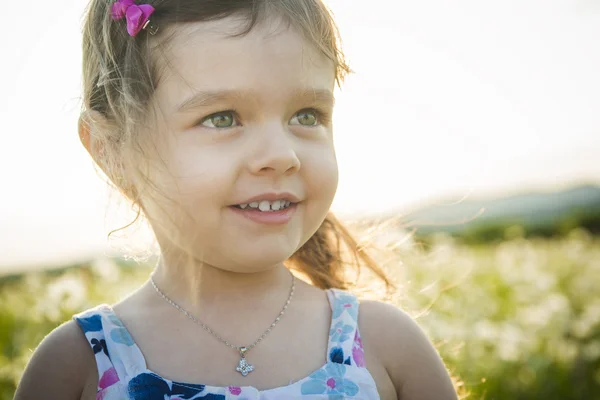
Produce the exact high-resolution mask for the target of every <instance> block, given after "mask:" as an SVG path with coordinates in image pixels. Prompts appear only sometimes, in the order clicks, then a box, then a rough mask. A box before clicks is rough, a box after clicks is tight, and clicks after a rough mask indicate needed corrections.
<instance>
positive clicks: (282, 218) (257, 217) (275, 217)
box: [229, 203, 298, 225]
mask: <svg viewBox="0 0 600 400" xmlns="http://www.w3.org/2000/svg"><path fill="white" fill-rule="evenodd" d="M297 207H298V203H292V204H290V206H289V207H287V208H284V209H283V210H278V211H260V210H258V209H256V208H250V207H246V208H245V209H243V210H242V209H241V208H239V207H236V206H230V207H229V208H230V209H231V210H232V211H233V212H235V213H236V214H238V215H240V216H243V217H245V218H248V219H249V220H251V221H254V222H257V223H259V224H265V225H283V224H287V223H288V222H289V221H290V220H291V219H292V216H293V215H294V213H295V212H296V208H297Z"/></svg>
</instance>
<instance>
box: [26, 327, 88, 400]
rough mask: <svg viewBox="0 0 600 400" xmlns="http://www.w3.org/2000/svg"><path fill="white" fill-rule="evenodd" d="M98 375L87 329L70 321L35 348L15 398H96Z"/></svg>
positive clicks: (67, 399)
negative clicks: (83, 329) (83, 330)
mask: <svg viewBox="0 0 600 400" xmlns="http://www.w3.org/2000/svg"><path fill="white" fill-rule="evenodd" d="M97 376H98V372H97V367H96V362H95V360H94V354H93V352H92V350H91V348H90V346H89V345H88V343H87V340H86V338H85V336H84V334H83V332H82V331H81V329H80V328H79V326H78V325H77V323H76V322H75V321H69V322H66V323H64V324H62V325H61V326H59V327H58V328H56V329H54V330H53V331H52V332H51V333H50V334H48V336H46V337H45V338H44V340H42V342H41V343H40V345H39V346H38V347H37V349H36V350H35V351H34V353H33V356H32V358H31V360H30V361H29V364H28V365H27V368H26V369H25V372H24V374H23V377H22V378H21V381H20V383H19V386H18V388H17V392H16V393H15V400H24V399H48V400H50V399H65V400H69V399H84V398H94V397H95V393H96V387H95V386H96V385H97ZM94 378H95V379H96V381H95V382H94ZM90 395H91V396H90Z"/></svg>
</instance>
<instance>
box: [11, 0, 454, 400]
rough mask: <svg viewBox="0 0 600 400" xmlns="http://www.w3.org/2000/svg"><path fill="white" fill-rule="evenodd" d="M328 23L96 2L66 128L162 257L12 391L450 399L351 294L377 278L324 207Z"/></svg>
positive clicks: (405, 345) (403, 325) (331, 164)
mask: <svg viewBox="0 0 600 400" xmlns="http://www.w3.org/2000/svg"><path fill="white" fill-rule="evenodd" d="M336 32H337V31H336V29H335V25H334V23H333V21H332V19H331V15H330V14H329V12H328V10H327V8H326V7H325V6H324V5H323V4H322V3H321V2H320V0H277V1H273V0H254V1H250V0H227V1H225V0H151V1H150V2H149V3H148V4H145V3H139V2H134V0H118V1H117V2H113V3H109V0H92V2H91V4H90V7H89V11H88V14H87V19H86V23H85V29H84V37H83V50H84V52H83V66H84V68H83V76H84V106H85V110H84V112H83V114H82V116H81V119H80V124H79V134H80V137H81V140H82V142H83V144H84V146H85V148H86V149H87V150H88V151H89V153H90V155H91V156H92V157H93V159H94V160H95V162H96V163H97V164H98V165H99V166H100V168H102V170H103V171H104V172H105V173H106V175H107V176H108V177H109V178H110V179H111V181H112V182H113V183H114V184H115V185H116V186H117V187H118V188H119V190H120V191H121V192H122V193H123V194H124V195H125V196H127V197H128V198H129V199H130V200H131V201H132V202H133V203H134V204H135V205H137V206H139V208H140V210H141V212H142V213H143V215H144V216H145V217H146V218H147V219H148V221H149V223H150V225H151V226H152V229H153V231H154V233H155V235H156V238H157V240H158V243H159V245H160V249H161V259H160V262H159V264H158V265H157V267H156V269H155V271H154V272H153V274H152V275H151V277H150V279H149V280H148V282H146V283H145V284H144V285H143V286H142V287H140V288H139V289H138V290H137V291H136V292H135V293H132V294H131V295H130V296H129V297H127V298H126V299H125V300H123V301H121V302H119V303H118V304H115V305H114V306H108V305H101V306H98V307H96V308H94V309H91V310H88V311H85V312H83V313H81V314H79V315H76V316H75V317H74V320H73V321H70V322H68V323H65V324H64V325H62V326H60V327H59V328H57V329H56V330H55V331H53V332H52V333H51V334H50V335H48V337H47V338H46V339H45V340H44V341H43V342H42V343H41V345H40V346H39V348H38V349H37V350H36V351H35V354H34V355H33V358H32V359H31V362H30V363H29V366H28V367H27V369H26V371H25V374H24V376H23V379H22V381H21V383H20V386H19V388H18V390H17V393H16V398H17V399H19V400H20V399H63V400H68V399H94V398H96V399H105V400H113V399H114V400H117V399H119V400H121V399H135V400H138V399H151V400H153V399H200V398H206V399H297V398H307V399H344V398H351V399H379V398H382V399H398V398H401V399H410V400H416V399H423V400H424V399H435V400H445V399H455V398H456V395H455V392H454V390H453V386H452V383H451V380H450V378H449V376H448V374H447V372H446V369H445V368H444V365H443V363H442V361H441V360H440V358H439V356H438V354H437V352H436V351H435V349H434V348H433V346H432V345H431V344H430V342H429V341H428V340H427V338H426V337H425V336H424V335H423V333H422V332H421V330H420V329H419V328H418V327H417V325H416V324H415V323H414V322H413V321H412V320H411V319H410V318H409V317H408V316H407V315H406V314H404V313H403V312H401V311H400V310H398V309H396V308H395V307H393V306H390V305H387V304H384V303H380V302H376V301H364V302H361V303H360V312H359V302H358V301H357V298H356V297H355V296H354V295H352V294H350V293H349V292H347V291H346V290H345V289H349V288H351V287H352V285H351V282H349V279H348V278H347V276H348V275H346V271H347V266H348V265H354V266H360V265H363V267H364V266H366V267H367V268H368V269H370V270H371V271H372V272H374V273H375V275H377V276H379V278H381V279H383V280H384V281H385V282H386V283H387V284H389V282H388V281H387V278H386V277H385V275H384V273H383V272H382V271H381V270H380V269H379V268H378V267H377V266H376V265H375V264H374V263H373V262H372V261H371V260H370V259H369V258H368V257H367V256H366V255H365V254H364V253H363V252H361V251H359V250H358V248H357V245H356V243H355V242H354V241H353V239H352V238H351V237H350V236H349V234H348V233H347V231H345V230H344V229H343V228H342V226H341V225H340V224H339V223H338V222H337V221H336V220H335V219H334V218H333V216H332V215H331V214H329V208H330V205H331V203H332V200H333V197H334V194H335V191H336V187H337V173H338V171H337V165H336V158H335V152H334V147H333V137H332V124H331V120H332V111H333V103H334V98H333V94H332V93H333V90H334V86H335V84H336V81H337V82H338V83H339V82H340V81H341V80H342V78H343V76H344V74H345V73H346V72H347V71H348V68H347V66H346V64H345V63H344V60H343V56H342V53H341V51H340V49H339V47H338V43H339V41H338V38H337V33H336ZM356 117H361V116H359V115H357V116H356ZM362 117H364V118H369V117H370V116H369V115H365V116H362ZM366 134H367V133H365V135H366ZM348 251H349V252H350V256H351V257H350V258H349V259H345V258H344V254H346V253H347V252H348ZM291 271H294V274H292V273H291ZM295 276H298V278H297V277H295ZM299 277H301V278H302V280H301V279H300V278H299ZM307 282H309V283H307Z"/></svg>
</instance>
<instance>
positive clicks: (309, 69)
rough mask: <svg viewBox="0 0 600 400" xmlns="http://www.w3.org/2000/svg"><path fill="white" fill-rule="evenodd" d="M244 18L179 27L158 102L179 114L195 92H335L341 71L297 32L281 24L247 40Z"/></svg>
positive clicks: (165, 56)
mask: <svg viewBox="0 0 600 400" xmlns="http://www.w3.org/2000/svg"><path fill="white" fill-rule="evenodd" d="M246 23H247V21H244V20H241V19H240V18H239V17H237V18H236V17H227V18H224V19H221V20H216V21H208V22H197V23H188V24H184V25H180V26H174V27H172V28H171V32H168V33H169V35H168V36H169V37H170V42H169V45H168V47H167V48H166V50H165V51H163V52H162V53H161V58H162V59H160V58H159V60H157V61H158V63H159V70H161V77H160V83H159V85H158V87H157V90H156V93H155V100H156V101H157V102H158V103H159V104H160V106H161V109H163V110H169V111H170V112H175V111H177V109H178V108H179V107H180V106H181V104H182V101H185V99H186V98H187V97H188V96H189V95H191V94H193V93H195V92H198V91H200V92H207V93H216V92H236V91H239V92H246V93H255V94H256V95H261V94H262V95H266V96H269V97H270V98H273V97H281V96H285V95H291V94H297V92H298V91H299V90H308V91H310V90H316V91H326V90H328V91H332V90H333V86H334V83H335V67H334V65H333V62H331V61H330V60H329V59H328V58H327V57H325V55H323V54H321V53H320V52H319V51H318V50H317V49H315V48H314V46H313V45H312V44H310V43H308V42H307V41H306V40H305V39H304V38H303V36H302V35H301V34H300V33H299V32H297V31H296V30H295V29H293V28H291V27H289V26H286V25H285V24H283V23H282V22H280V21H275V20H274V21H265V22H262V23H260V24H257V25H255V26H254V27H253V28H252V30H251V31H250V32H248V33H247V34H245V35H236V34H238V33H239V32H240V31H243V29H244V27H245V24H246Z"/></svg>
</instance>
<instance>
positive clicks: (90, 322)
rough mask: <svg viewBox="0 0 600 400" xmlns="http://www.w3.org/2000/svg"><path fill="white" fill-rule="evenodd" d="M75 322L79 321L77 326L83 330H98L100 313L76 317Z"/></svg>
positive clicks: (99, 329) (100, 324)
mask: <svg viewBox="0 0 600 400" xmlns="http://www.w3.org/2000/svg"><path fill="white" fill-rule="evenodd" d="M77 322H78V323H79V326H81V328H83V331H84V332H99V331H101V330H102V319H101V318H100V315H92V316H91V317H87V318H78V319H77Z"/></svg>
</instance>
